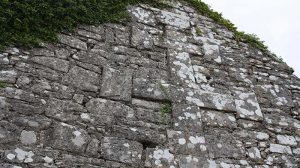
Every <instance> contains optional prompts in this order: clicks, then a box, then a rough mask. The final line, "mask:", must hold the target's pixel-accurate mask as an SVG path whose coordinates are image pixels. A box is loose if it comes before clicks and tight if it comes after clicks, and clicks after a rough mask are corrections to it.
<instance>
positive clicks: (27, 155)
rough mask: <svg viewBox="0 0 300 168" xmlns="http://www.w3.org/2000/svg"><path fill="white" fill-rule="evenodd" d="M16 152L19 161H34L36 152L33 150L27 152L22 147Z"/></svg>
mask: <svg viewBox="0 0 300 168" xmlns="http://www.w3.org/2000/svg"><path fill="white" fill-rule="evenodd" d="M14 152H15V153H16V156H17V159H18V160H19V161H23V162H24V163H30V162H33V159H32V157H33V156H34V153H33V152H32V151H29V152H27V151H24V150H22V149H20V148H16V149H15V151H14Z"/></svg>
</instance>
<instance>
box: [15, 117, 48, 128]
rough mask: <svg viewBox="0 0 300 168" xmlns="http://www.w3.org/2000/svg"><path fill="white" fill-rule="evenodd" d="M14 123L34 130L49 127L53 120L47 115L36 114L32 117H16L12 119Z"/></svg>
mask: <svg viewBox="0 0 300 168" xmlns="http://www.w3.org/2000/svg"><path fill="white" fill-rule="evenodd" d="M12 123H14V124H16V125H18V126H20V127H26V128H30V129H33V130H43V129H47V128H49V127H50V125H51V123H52V121H51V119H49V118H47V117H45V116H42V115H35V116H31V117H30V116H26V117H16V118H14V119H13V120H12Z"/></svg>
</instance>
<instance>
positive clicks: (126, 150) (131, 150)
mask: <svg viewBox="0 0 300 168" xmlns="http://www.w3.org/2000/svg"><path fill="white" fill-rule="evenodd" d="M142 151H143V145H142V144H140V143H138V142H135V141H129V140H126V139H122V138H115V137H104V138H103V140H102V145H101V155H102V157H103V158H105V159H108V160H114V161H119V162H122V163H129V164H132V165H133V166H138V165H140V164H141V158H142Z"/></svg>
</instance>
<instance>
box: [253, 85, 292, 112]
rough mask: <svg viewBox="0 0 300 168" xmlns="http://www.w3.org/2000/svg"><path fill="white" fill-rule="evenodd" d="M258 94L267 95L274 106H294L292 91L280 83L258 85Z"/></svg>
mask: <svg viewBox="0 0 300 168" xmlns="http://www.w3.org/2000/svg"><path fill="white" fill-rule="evenodd" d="M255 88H256V94H258V95H260V96H261V97H266V98H267V99H268V100H269V101H270V103H271V104H272V105H273V106H288V107H291V106H293V102H292V98H291V92H290V91H289V90H288V89H286V88H284V87H282V86H279V85H257V86H256V87H255Z"/></svg>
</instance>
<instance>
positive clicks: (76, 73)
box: [62, 66, 100, 91]
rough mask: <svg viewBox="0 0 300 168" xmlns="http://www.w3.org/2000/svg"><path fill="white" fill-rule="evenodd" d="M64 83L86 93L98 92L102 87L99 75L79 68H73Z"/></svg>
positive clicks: (64, 78) (65, 77)
mask: <svg viewBox="0 0 300 168" xmlns="http://www.w3.org/2000/svg"><path fill="white" fill-rule="evenodd" d="M62 81H63V82H64V83H66V84H70V85H72V86H74V87H76V88H78V89H81V90H85V91H98V89H99V86H100V76H99V74H97V73H95V72H92V71H88V70H85V69H83V68H80V67H77V66H76V67H73V68H71V69H70V71H69V72H68V73H67V74H66V75H65V76H64V77H63V79H62Z"/></svg>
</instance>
